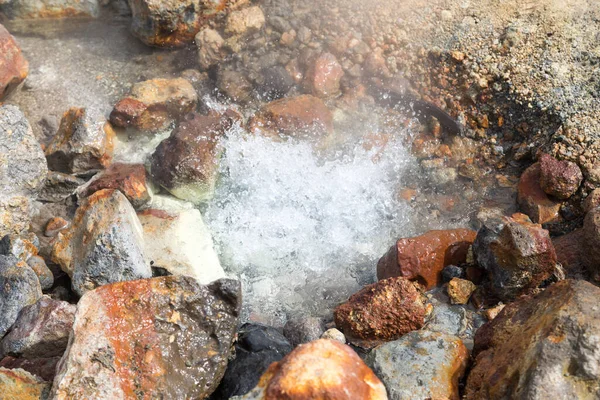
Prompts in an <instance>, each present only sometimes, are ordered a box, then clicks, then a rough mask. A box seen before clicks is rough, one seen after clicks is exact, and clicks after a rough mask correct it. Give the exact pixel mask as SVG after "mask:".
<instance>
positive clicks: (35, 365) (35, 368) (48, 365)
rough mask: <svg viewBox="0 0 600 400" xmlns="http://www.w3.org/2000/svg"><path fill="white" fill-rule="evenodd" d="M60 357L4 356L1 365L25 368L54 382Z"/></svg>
mask: <svg viewBox="0 0 600 400" xmlns="http://www.w3.org/2000/svg"><path fill="white" fill-rule="evenodd" d="M59 360H60V357H58V356H57V357H50V358H32V359H28V358H15V357H12V356H7V357H4V358H3V359H2V360H0V367H3V368H7V369H18V368H20V369H24V370H25V371H27V372H29V373H30V374H32V375H35V376H39V377H40V378H42V379H43V380H45V381H46V382H52V381H53V380H54V376H55V375H56V365H57V364H58V361H59Z"/></svg>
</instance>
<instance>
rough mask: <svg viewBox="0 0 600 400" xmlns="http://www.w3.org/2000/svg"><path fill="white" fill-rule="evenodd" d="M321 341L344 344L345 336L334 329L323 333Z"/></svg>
mask: <svg viewBox="0 0 600 400" xmlns="http://www.w3.org/2000/svg"><path fill="white" fill-rule="evenodd" d="M321 339H331V340H335V341H336V342H340V343H342V344H346V336H345V335H344V334H343V333H342V332H340V331H338V330H337V329H335V328H330V329H327V330H326V331H325V332H323V334H322V335H321Z"/></svg>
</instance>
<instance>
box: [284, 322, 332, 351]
mask: <svg viewBox="0 0 600 400" xmlns="http://www.w3.org/2000/svg"><path fill="white" fill-rule="evenodd" d="M323 332H324V329H323V323H322V321H321V319H320V318H317V317H305V316H301V317H294V318H289V319H288V320H287V322H286V323H285V326H284V327H283V334H284V335H285V337H286V338H287V339H288V340H289V341H290V343H291V344H292V345H294V346H298V345H299V344H303V343H308V342H312V341H313V340H317V339H319V338H320V337H321V335H322V334H323Z"/></svg>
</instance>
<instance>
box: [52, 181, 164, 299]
mask: <svg viewBox="0 0 600 400" xmlns="http://www.w3.org/2000/svg"><path fill="white" fill-rule="evenodd" d="M52 261H53V262H54V263H56V264H58V265H60V267H61V269H62V270H63V271H65V272H66V273H67V274H69V276H70V277H71V281H72V285H73V289H74V290H75V291H76V292H77V293H78V294H79V295H82V294H83V293H85V292H87V291H88V290H93V289H95V288H97V287H99V286H102V285H106V284H109V283H113V282H120V281H126V280H134V279H142V278H149V277H151V276H152V271H151V269H150V265H149V264H148V263H146V261H145V259H144V238H143V233H142V227H141V225H140V222H139V220H138V218H137V216H136V214H135V211H134V210H133V207H131V204H129V202H128V201H127V199H126V198H125V196H124V195H123V194H122V193H121V192H119V191H117V190H111V189H105V190H100V191H98V192H96V193H94V194H93V195H91V196H90V197H88V198H86V199H85V200H84V201H83V202H82V204H81V205H80V206H79V208H78V209H77V213H76V214H75V219H74V220H73V225H72V226H71V227H70V228H69V229H68V230H65V231H63V232H61V233H59V235H58V238H57V240H56V242H55V243H54V246H53V248H52Z"/></svg>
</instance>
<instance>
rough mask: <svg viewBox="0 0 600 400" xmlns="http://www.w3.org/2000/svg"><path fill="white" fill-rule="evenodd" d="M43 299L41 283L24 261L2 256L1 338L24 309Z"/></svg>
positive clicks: (0, 280) (0, 256)
mask: <svg viewBox="0 0 600 400" xmlns="http://www.w3.org/2000/svg"><path fill="white" fill-rule="evenodd" d="M40 297H42V288H41V287H40V281H39V280H38V277H37V276H36V275H35V273H34V272H33V271H32V270H31V268H29V266H27V264H25V262H23V261H19V260H17V259H16V258H15V257H14V256H5V255H0V337H3V336H4V334H6V332H7V331H8V330H9V329H10V327H11V326H12V325H13V324H14V322H15V321H16V319H17V316H18V315H19V312H20V311H21V310H22V309H23V307H25V306H28V305H30V304H34V303H35V302H36V301H38V299H39V298H40Z"/></svg>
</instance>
